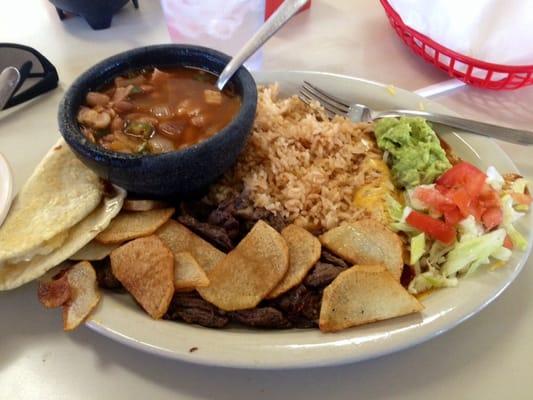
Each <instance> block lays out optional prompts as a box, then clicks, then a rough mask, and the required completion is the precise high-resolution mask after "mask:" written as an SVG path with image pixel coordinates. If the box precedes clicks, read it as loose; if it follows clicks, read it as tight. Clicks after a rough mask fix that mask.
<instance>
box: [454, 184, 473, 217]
mask: <svg viewBox="0 0 533 400" xmlns="http://www.w3.org/2000/svg"><path fill="white" fill-rule="evenodd" d="M450 198H451V199H452V201H453V202H454V204H455V205H456V206H457V207H458V208H459V211H461V214H462V215H463V217H466V216H468V215H469V214H470V213H471V211H472V210H471V207H470V206H471V204H472V197H471V196H470V195H469V194H468V192H467V191H466V189H465V188H462V187H458V188H455V189H453V190H452V191H451V192H450Z"/></svg>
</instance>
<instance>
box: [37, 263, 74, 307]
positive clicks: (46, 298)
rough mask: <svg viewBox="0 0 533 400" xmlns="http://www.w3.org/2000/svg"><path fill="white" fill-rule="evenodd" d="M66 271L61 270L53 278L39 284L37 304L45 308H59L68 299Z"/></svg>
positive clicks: (68, 287)
mask: <svg viewBox="0 0 533 400" xmlns="http://www.w3.org/2000/svg"><path fill="white" fill-rule="evenodd" d="M67 271H68V270H63V271H61V272H59V273H57V274H56V275H55V276H54V277H51V278H50V279H47V280H42V281H41V282H39V289H38V290H37V297H38V298H39V302H40V303H41V304H42V305H43V306H45V307H46V308H56V307H60V306H62V305H63V304H65V303H66V302H67V301H68V300H69V299H70V285H69V284H68V278H67V274H66V272H67Z"/></svg>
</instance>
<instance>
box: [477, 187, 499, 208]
mask: <svg viewBox="0 0 533 400" xmlns="http://www.w3.org/2000/svg"><path fill="white" fill-rule="evenodd" d="M478 199H479V203H480V206H481V207H483V208H491V207H500V206H501V202H500V196H499V194H498V192H497V191H496V190H494V189H493V188H491V187H490V186H489V185H485V186H484V187H483V190H482V191H481V193H480V194H479V197H478Z"/></svg>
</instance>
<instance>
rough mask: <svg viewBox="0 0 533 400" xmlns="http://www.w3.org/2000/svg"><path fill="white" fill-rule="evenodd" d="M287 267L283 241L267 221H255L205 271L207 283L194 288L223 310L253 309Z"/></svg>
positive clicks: (287, 259)
mask: <svg viewBox="0 0 533 400" xmlns="http://www.w3.org/2000/svg"><path fill="white" fill-rule="evenodd" d="M288 268H289V249H288V247H287V244H286V243H285V240H284V239H283V237H282V236H281V235H280V234H279V233H278V232H277V231H276V230H275V229H274V228H272V227H271V226H269V225H268V224H267V223H266V222H263V221H258V222H257V223H256V224H255V225H254V227H253V228H252V230H251V231H250V232H249V233H248V234H247V235H246V236H245V237H244V239H242V240H241V242H240V243H239V244H238V245H237V247H236V248H235V249H234V250H232V251H231V252H230V253H228V255H227V256H226V257H224V258H223V259H222V261H221V262H220V263H218V264H216V265H215V267H214V268H213V269H212V270H211V271H209V272H208V273H207V277H208V278H209V286H208V287H206V288H198V289H197V290H198V293H200V295H201V296H202V297H203V298H204V300H207V301H209V302H210V303H212V304H214V305H216V306H217V307H218V308H221V309H222V310H225V311H235V310H243V309H247V308H253V307H255V306H256V305H257V304H259V302H260V301H261V300H263V299H264V298H265V297H266V296H267V295H268V293H270V292H271V291H272V289H274V287H276V286H277V284H278V283H279V282H280V281H281V280H282V279H283V277H284V276H285V273H286V272H287V269H288Z"/></svg>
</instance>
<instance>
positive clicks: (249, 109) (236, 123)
mask: <svg viewBox="0 0 533 400" xmlns="http://www.w3.org/2000/svg"><path fill="white" fill-rule="evenodd" d="M229 60H230V57H229V56H228V55H226V54H223V53H220V52H218V51H215V50H212V49H208V48H205V47H199V46H188V45H178V44H167V45H156V46H148V47H141V48H137V49H134V50H130V51H126V52H124V53H120V54H117V55H116V56H113V57H110V58H108V59H106V60H104V61H102V62H100V63H98V64H96V65H95V66H94V67H92V68H91V69H89V70H88V71H86V72H84V73H83V74H82V75H81V76H80V77H79V78H78V79H76V80H75V81H74V83H73V84H72V86H71V87H70V88H69V89H68V90H67V92H66V93H65V96H64V98H63V101H62V102H61V104H60V105H59V114H58V123H59V131H60V132H61V135H63V137H64V139H65V141H66V142H67V143H68V144H69V146H70V147H71V149H72V150H73V151H74V153H75V154H76V155H77V156H78V158H79V159H80V160H81V161H82V162H83V163H85V165H87V166H88V167H89V168H91V169H92V170H93V171H95V172H96V173H97V174H98V175H100V176H101V177H102V178H104V179H107V180H108V181H110V182H111V183H114V184H116V185H118V186H121V187H123V188H124V189H126V190H127V191H128V192H131V193H137V194H140V195H143V196H146V197H154V198H166V199H173V198H175V197H177V196H188V197H190V196H193V195H194V194H197V193H199V192H201V191H202V190H203V189H205V188H206V187H207V186H208V185H210V184H211V183H213V182H214V181H215V180H216V179H217V178H218V177H220V176H221V175H222V174H223V173H224V172H225V171H226V170H228V169H229V168H230V167H231V166H232V165H233V164H234V163H235V161H236V160H237V157H238V155H239V153H240V152H241V150H242V149H243V147H244V144H245V142H246V139H247V138H248V135H249V134H250V131H251V129H252V125H253V122H254V119H255V111H256V107H257V87H256V84H255V81H254V79H253V77H252V75H251V74H250V73H249V72H248V70H247V69H246V68H244V67H241V68H239V69H238V70H237V72H236V73H235V75H233V77H232V78H231V80H230V81H229V84H231V85H233V87H234V88H235V91H236V93H237V94H238V95H239V96H240V97H241V107H240V109H239V112H238V113H237V115H236V116H235V117H234V118H233V120H232V121H231V122H230V123H229V124H228V125H226V126H225V127H224V128H223V129H222V130H221V131H219V132H217V133H216V134H214V135H213V136H211V137H209V138H208V139H206V140H204V141H202V142H200V143H196V144H193V145H191V146H189V147H185V148H184V149H182V150H176V151H171V152H168V153H162V154H155V155H150V154H146V155H142V154H126V153H118V152H113V151H109V150H106V149H104V148H103V147H100V146H98V145H96V144H94V143H93V142H91V141H90V140H88V139H87V138H86V137H85V135H84V134H83V133H82V131H81V129H80V126H79V124H78V121H77V114H78V111H79V109H80V106H81V105H82V104H84V102H85V96H86V95H87V92H89V91H91V90H97V89H99V88H100V87H102V86H103V85H105V84H106V83H108V82H111V81H112V80H113V78H114V77H116V76H117V75H120V74H125V73H127V72H128V71H136V70H139V69H141V68H145V67H156V66H157V67H177V66H188V67H195V68H200V69H203V70H206V71H209V72H212V73H213V74H216V75H218V74H220V72H222V70H223V69H224V67H225V66H226V64H227V63H228V62H229Z"/></svg>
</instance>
